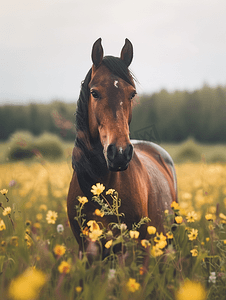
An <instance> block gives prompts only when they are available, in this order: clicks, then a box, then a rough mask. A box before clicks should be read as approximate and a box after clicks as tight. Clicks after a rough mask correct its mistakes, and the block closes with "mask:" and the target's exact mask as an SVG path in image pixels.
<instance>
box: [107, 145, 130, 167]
mask: <svg viewBox="0 0 226 300" xmlns="http://www.w3.org/2000/svg"><path fill="white" fill-rule="evenodd" d="M132 157H133V146H132V144H127V146H126V148H125V149H123V148H122V147H118V148H117V147H116V145H115V144H110V145H109V146H108V148H107V164H108V168H109V170H110V171H113V172H117V171H125V170H126V169H127V167H128V165H129V162H130V161H131V159H132Z"/></svg>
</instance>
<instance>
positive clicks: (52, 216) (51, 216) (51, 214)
mask: <svg viewBox="0 0 226 300" xmlns="http://www.w3.org/2000/svg"><path fill="white" fill-rule="evenodd" d="M57 217H58V213H57V212H55V211H52V210H49V211H48V212H47V215H46V220H47V222H48V224H55V223H56V219H57Z"/></svg>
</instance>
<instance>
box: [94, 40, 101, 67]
mask: <svg viewBox="0 0 226 300" xmlns="http://www.w3.org/2000/svg"><path fill="white" fill-rule="evenodd" d="M103 55H104V51H103V47H102V45H101V38H99V39H98V40H97V41H96V42H95V43H94V44H93V49H92V61H93V64H94V66H95V67H96V68H97V67H99V65H100V64H101V62H102V59H103Z"/></svg>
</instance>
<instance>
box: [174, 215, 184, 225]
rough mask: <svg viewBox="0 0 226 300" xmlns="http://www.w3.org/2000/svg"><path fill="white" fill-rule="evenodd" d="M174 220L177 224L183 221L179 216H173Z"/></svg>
mask: <svg viewBox="0 0 226 300" xmlns="http://www.w3.org/2000/svg"><path fill="white" fill-rule="evenodd" d="M175 221H176V223H177V224H181V223H182V222H183V218H182V217H181V216H177V217H175Z"/></svg>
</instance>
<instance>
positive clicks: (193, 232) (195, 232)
mask: <svg viewBox="0 0 226 300" xmlns="http://www.w3.org/2000/svg"><path fill="white" fill-rule="evenodd" d="M197 236H198V229H194V228H192V230H191V231H190V233H189V234H188V238H189V240H190V241H193V240H195V239H196V238H197Z"/></svg>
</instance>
